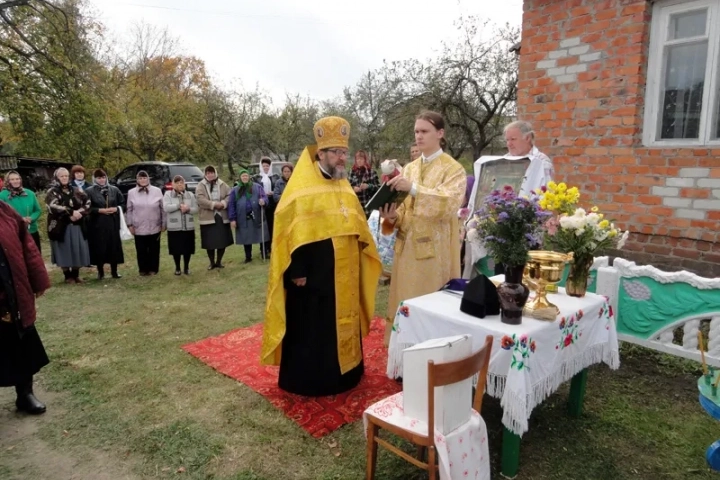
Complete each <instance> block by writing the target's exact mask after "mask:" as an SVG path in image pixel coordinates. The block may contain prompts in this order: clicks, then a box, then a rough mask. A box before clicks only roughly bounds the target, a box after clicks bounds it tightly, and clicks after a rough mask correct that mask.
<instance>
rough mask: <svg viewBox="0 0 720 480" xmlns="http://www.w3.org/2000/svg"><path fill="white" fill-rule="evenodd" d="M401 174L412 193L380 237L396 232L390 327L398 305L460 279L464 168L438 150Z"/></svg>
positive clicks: (385, 223) (409, 165)
mask: <svg viewBox="0 0 720 480" xmlns="http://www.w3.org/2000/svg"><path fill="white" fill-rule="evenodd" d="M402 175H403V176H404V177H405V178H407V179H408V180H409V181H410V182H412V183H413V185H414V190H415V191H414V192H413V191H411V195H408V197H407V198H406V199H405V201H404V202H403V204H402V205H400V206H399V207H398V209H397V215H398V217H397V220H396V221H395V224H394V225H393V224H391V223H390V222H388V221H387V220H384V221H383V233H386V234H387V233H390V232H392V229H393V228H396V229H397V240H396V242H395V257H394V259H393V268H392V277H391V281H390V299H389V300H388V312H387V320H388V327H389V328H390V327H391V326H392V322H393V320H394V319H395V312H396V311H397V308H398V305H399V304H400V302H401V301H403V300H407V299H410V298H413V297H418V296H421V295H426V294H428V293H432V292H436V291H438V290H439V289H440V288H441V287H442V286H443V285H445V284H446V283H447V282H448V281H449V280H450V279H452V278H459V277H460V239H459V225H458V210H459V209H460V206H461V205H462V203H463V201H464V199H465V187H466V185H467V175H466V173H465V169H464V168H463V167H462V165H460V164H459V163H458V162H457V161H455V160H454V159H453V158H452V157H451V156H450V155H448V154H446V153H444V152H443V151H442V150H439V151H438V152H436V153H435V154H433V155H430V156H429V157H425V156H424V155H423V156H421V157H420V158H418V159H416V160H414V161H413V162H411V163H409V164H408V165H407V166H406V167H405V168H404V169H403V172H402ZM413 193H414V194H415V195H414V196H413V195H412V194H413ZM389 328H388V330H386V335H385V340H386V343H387V341H388V340H389V334H390V329H389Z"/></svg>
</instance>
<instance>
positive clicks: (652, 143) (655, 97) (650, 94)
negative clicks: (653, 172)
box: [643, 0, 720, 147]
mask: <svg viewBox="0 0 720 480" xmlns="http://www.w3.org/2000/svg"><path fill="white" fill-rule="evenodd" d="M652 8H653V10H652V23H651V24H650V49H649V52H648V68H647V79H646V90H645V117H644V121H643V145H645V146H647V147H697V146H717V145H720V138H717V139H713V138H712V131H713V129H712V127H713V124H712V121H713V120H714V119H713V117H712V115H713V113H714V109H716V108H718V102H720V98H718V97H720V93H718V89H719V88H720V0H695V1H688V0H666V1H658V2H655V4H654V5H653V7H652ZM700 8H707V9H708V18H707V22H708V23H707V29H708V30H707V36H708V59H707V64H706V66H705V69H706V70H705V72H706V79H707V78H708V77H709V81H706V82H705V85H704V88H703V110H702V112H701V114H700V132H699V137H700V138H698V139H694V138H687V139H684V138H668V139H660V138H658V136H659V130H660V128H659V124H660V120H661V119H660V110H661V107H662V98H661V94H662V90H663V82H664V80H665V75H664V72H663V67H664V63H665V62H664V46H665V44H666V43H668V42H666V38H667V32H668V27H669V21H670V16H671V15H674V14H677V13H684V12H690V11H693V10H698V9H700ZM686 40H687V39H683V41H686ZM708 72H709V75H708ZM719 115H720V114H719ZM718 121H720V119H719V120H718Z"/></svg>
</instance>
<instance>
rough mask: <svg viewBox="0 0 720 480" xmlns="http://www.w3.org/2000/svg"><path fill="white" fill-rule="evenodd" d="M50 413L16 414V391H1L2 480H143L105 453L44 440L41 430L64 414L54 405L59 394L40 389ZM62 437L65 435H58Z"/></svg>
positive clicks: (128, 466) (39, 395)
mask: <svg viewBox="0 0 720 480" xmlns="http://www.w3.org/2000/svg"><path fill="white" fill-rule="evenodd" d="M35 390H36V392H37V395H38V398H40V399H41V400H42V401H43V402H45V403H47V405H48V411H47V412H46V413H45V414H44V415H40V416H38V417H32V416H26V415H22V414H19V413H17V412H16V411H15V390H14V389H13V388H0V478H3V480H28V479H37V480H41V479H42V480H71V479H72V480H139V479H140V477H138V476H136V475H134V474H132V473H130V470H131V467H132V465H131V464H130V462H123V461H121V460H119V459H117V458H114V457H113V456H111V455H109V454H107V453H105V452H102V451H87V450H85V451H78V450H77V449H68V451H65V450H62V449H58V448H55V447H53V446H51V445H50V444H49V443H48V442H46V441H44V440H42V439H41V438H40V436H39V435H38V434H37V432H38V429H39V428H40V427H41V426H42V425H43V424H46V423H48V422H50V421H53V420H55V419H59V418H62V414H63V412H62V411H61V410H60V409H59V408H58V407H57V405H56V404H54V402H53V400H54V399H56V398H57V395H55V394H50V393H47V392H44V391H42V390H41V389H39V388H37V387H36V389H35ZM58 433H59V434H60V435H62V432H58Z"/></svg>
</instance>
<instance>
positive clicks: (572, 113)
mask: <svg viewBox="0 0 720 480" xmlns="http://www.w3.org/2000/svg"><path fill="white" fill-rule="evenodd" d="M521 45H522V47H521V55H520V82H519V94H518V96H519V100H518V118H520V119H524V120H529V121H530V122H532V123H533V126H534V129H535V132H536V137H537V145H538V147H539V148H540V149H541V150H542V151H544V152H545V153H546V154H548V155H549V156H550V157H551V158H552V159H553V160H554V163H555V169H556V172H557V177H558V179H559V180H563V181H566V182H568V183H570V184H573V185H577V186H578V187H580V188H581V189H582V192H583V193H584V201H586V202H587V203H594V204H597V205H598V206H599V207H601V208H602V210H603V211H604V212H606V213H607V214H608V216H610V217H613V218H615V219H616V221H617V223H618V224H619V225H620V226H621V227H622V228H623V229H625V228H627V229H629V230H630V231H631V232H632V235H631V237H630V240H631V241H630V242H629V243H628V245H627V246H626V248H625V249H624V251H623V252H618V253H617V254H618V255H619V256H622V257H624V258H628V259H631V260H635V261H637V262H638V263H651V264H653V265H655V266H657V267H658V268H665V269H678V268H683V269H687V270H690V271H694V272H696V273H699V274H701V275H705V276H713V277H714V276H720V0H694V1H688V0H667V1H665V0H661V1H656V2H650V1H645V0H602V1H592V0H524V13H523V28H522V44H521Z"/></svg>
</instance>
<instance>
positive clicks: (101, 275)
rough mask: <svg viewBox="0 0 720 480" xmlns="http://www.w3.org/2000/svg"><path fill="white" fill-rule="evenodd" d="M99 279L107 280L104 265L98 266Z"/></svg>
mask: <svg viewBox="0 0 720 480" xmlns="http://www.w3.org/2000/svg"><path fill="white" fill-rule="evenodd" d="M97 272H98V273H97V279H98V280H102V279H103V278H105V268H104V267H103V266H102V265H98V266H97Z"/></svg>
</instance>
